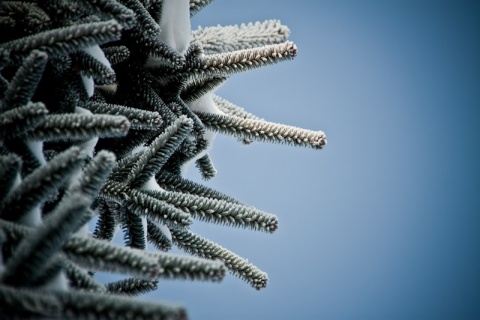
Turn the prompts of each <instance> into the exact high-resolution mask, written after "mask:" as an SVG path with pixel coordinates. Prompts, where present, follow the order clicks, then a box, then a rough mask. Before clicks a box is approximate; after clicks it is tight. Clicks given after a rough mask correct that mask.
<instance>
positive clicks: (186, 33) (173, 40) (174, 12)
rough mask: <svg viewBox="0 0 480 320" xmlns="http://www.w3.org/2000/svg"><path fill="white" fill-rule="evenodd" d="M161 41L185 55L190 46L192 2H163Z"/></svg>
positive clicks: (174, 0) (172, 0) (177, 0)
mask: <svg viewBox="0 0 480 320" xmlns="http://www.w3.org/2000/svg"><path fill="white" fill-rule="evenodd" d="M159 24H160V29H161V31H160V40H161V41H162V42H165V43H166V44H168V45H169V46H170V47H172V48H174V49H175V50H177V52H178V53H180V54H182V55H183V54H184V53H185V51H186V50H187V48H188V45H189V44H190V30H191V27H190V1H189V0H163V6H162V17H161V19H160V23H159Z"/></svg>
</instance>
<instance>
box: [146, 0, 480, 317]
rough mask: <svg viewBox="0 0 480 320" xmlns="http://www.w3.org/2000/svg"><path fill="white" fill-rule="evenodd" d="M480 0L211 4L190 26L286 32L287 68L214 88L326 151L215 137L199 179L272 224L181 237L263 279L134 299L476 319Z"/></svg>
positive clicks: (255, 313)
mask: <svg viewBox="0 0 480 320" xmlns="http://www.w3.org/2000/svg"><path fill="white" fill-rule="evenodd" d="M479 3H480V2H478V1H471V2H468V1H453V0H452V1H356V0H352V1H333V0H332V1H293V0H292V1H274V0H261V1H258V0H242V1H220V0H218V1H216V2H214V3H213V4H211V5H210V6H208V7H207V8H205V9H204V10H203V11H201V12H200V13H199V14H198V15H197V16H196V17H195V18H194V19H193V21H192V28H196V27H197V26H198V25H202V26H212V25H217V24H221V25H230V24H238V23H242V22H249V21H257V20H259V21H263V20H266V19H274V18H275V19H280V20H281V21H282V23H284V24H286V25H288V26H289V27H290V29H291V31H292V35H291V37H290V38H291V40H293V41H294V42H295V43H296V44H297V46H298V48H299V51H298V57H297V58H296V59H295V60H293V61H288V62H283V63H281V64H278V65H274V66H270V67H268V68H264V69H260V70H255V71H250V72H247V73H245V74H241V75H235V76H233V77H232V78H231V79H229V80H228V82H227V83H226V84H225V85H224V86H223V87H222V88H221V89H220V90H219V92H218V94H219V95H221V96H223V97H224V98H227V99H229V100H230V101H232V102H234V103H236V104H238V105H240V106H242V107H244V108H246V109H247V110H249V111H251V112H253V113H255V114H257V115H258V116H261V117H264V118H266V119H268V120H270V121H274V122H280V123H286V124H290V125H295V126H300V127H304V128H309V129H320V130H324V131H325V132H326V133H327V138H328V141H329V143H328V145H327V146H326V147H325V149H324V150H322V151H313V150H307V149H301V148H294V147H289V146H285V145H270V144H266V143H254V144H252V145H250V146H242V145H240V144H238V143H237V142H236V140H235V139H233V138H230V137H219V138H217V141H216V143H215V147H214V150H213V152H212V154H211V156H212V158H213V160H214V163H215V165H216V167H217V169H218V175H217V177H216V178H215V179H213V181H211V182H208V183H207V184H208V185H210V186H212V187H214V188H216V189H218V190H221V191H223V192H226V193H227V194H230V195H232V196H234V197H236V198H238V199H239V200H241V201H243V202H245V203H248V204H251V205H254V206H256V207H257V208H259V209H262V210H264V211H267V212H271V213H275V214H277V215H278V217H279V220H280V227H279V229H278V231H277V232H276V233H275V234H273V235H270V234H263V233H256V232H253V231H249V230H243V229H240V230H238V229H232V228H228V227H224V226H218V225H207V224H204V223H199V222H195V223H194V225H193V226H192V229H193V231H194V232H197V233H200V234H202V235H204V236H206V237H207V238H209V239H211V240H213V241H216V242H217V243H219V244H221V245H222V246H224V247H226V248H229V249H230V250H232V251H234V252H236V253H238V254H239V255H241V256H244V257H247V258H248V259H249V260H250V261H251V262H252V263H254V264H255V265H257V266H258V267H259V268H261V269H262V270H264V271H266V272H268V274H269V277H270V283H269V285H268V287H267V288H266V289H264V290H262V291H259V292H257V291H255V290H253V289H252V288H250V287H249V286H248V285H247V284H245V283H243V282H242V281H241V280H239V279H237V278H235V277H233V276H231V275H228V276H227V277H226V278H225V280H224V281H223V283H221V284H212V283H192V282H180V281H175V282H161V283H160V284H159V290H158V291H156V292H154V293H153V294H149V295H148V296H147V298H149V299H162V300H167V301H177V302H181V303H184V304H185V305H186V306H187V309H188V311H189V315H190V317H191V318H192V319H479V318H480V195H479V191H480V170H479V165H480V162H479V160H480V159H479V152H478V147H479V144H480V134H479V133H480V130H479V127H480V126H479V120H480V114H479V111H478V108H479V107H480V6H479V5H478V4H479ZM192 169H193V168H192ZM190 176H191V177H194V178H195V179H199V178H198V175H197V174H196V173H195V172H191V174H190Z"/></svg>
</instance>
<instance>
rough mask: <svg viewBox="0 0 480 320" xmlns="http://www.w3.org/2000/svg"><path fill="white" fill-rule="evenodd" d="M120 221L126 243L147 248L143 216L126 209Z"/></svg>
mask: <svg viewBox="0 0 480 320" xmlns="http://www.w3.org/2000/svg"><path fill="white" fill-rule="evenodd" d="M119 222H120V224H121V225H122V229H123V238H124V240H125V245H126V246H128V247H131V248H137V249H145V248H146V243H145V232H146V230H144V227H143V222H142V218H141V217H139V216H138V215H136V214H134V213H133V212H130V211H129V210H124V212H123V215H122V216H121V218H120V221H119Z"/></svg>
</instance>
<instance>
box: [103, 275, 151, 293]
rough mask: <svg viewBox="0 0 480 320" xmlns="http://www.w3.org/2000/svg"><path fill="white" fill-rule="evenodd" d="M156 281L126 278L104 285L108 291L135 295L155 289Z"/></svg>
mask: <svg viewBox="0 0 480 320" xmlns="http://www.w3.org/2000/svg"><path fill="white" fill-rule="evenodd" d="M157 284H158V281H156V280H155V281H148V280H143V279H137V278H128V279H124V280H119V281H115V282H110V283H107V284H106V285H105V287H106V288H107V291H108V292H109V293H114V294H124V295H128V296H137V295H140V294H143V293H147V292H150V291H154V290H157Z"/></svg>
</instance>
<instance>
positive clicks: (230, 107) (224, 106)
mask: <svg viewBox="0 0 480 320" xmlns="http://www.w3.org/2000/svg"><path fill="white" fill-rule="evenodd" d="M212 96H213V101H214V102H215V105H216V106H217V107H218V108H219V109H220V110H221V111H222V112H223V113H225V114H227V115H229V116H235V117H238V118H243V119H252V120H263V119H262V118H259V117H257V116H256V115H254V114H252V113H250V112H248V111H246V110H245V109H243V108H241V107H239V106H237V105H235V104H233V103H231V102H230V101H228V100H226V99H224V98H222V97H219V96H217V95H216V94H214V95H212Z"/></svg>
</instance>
